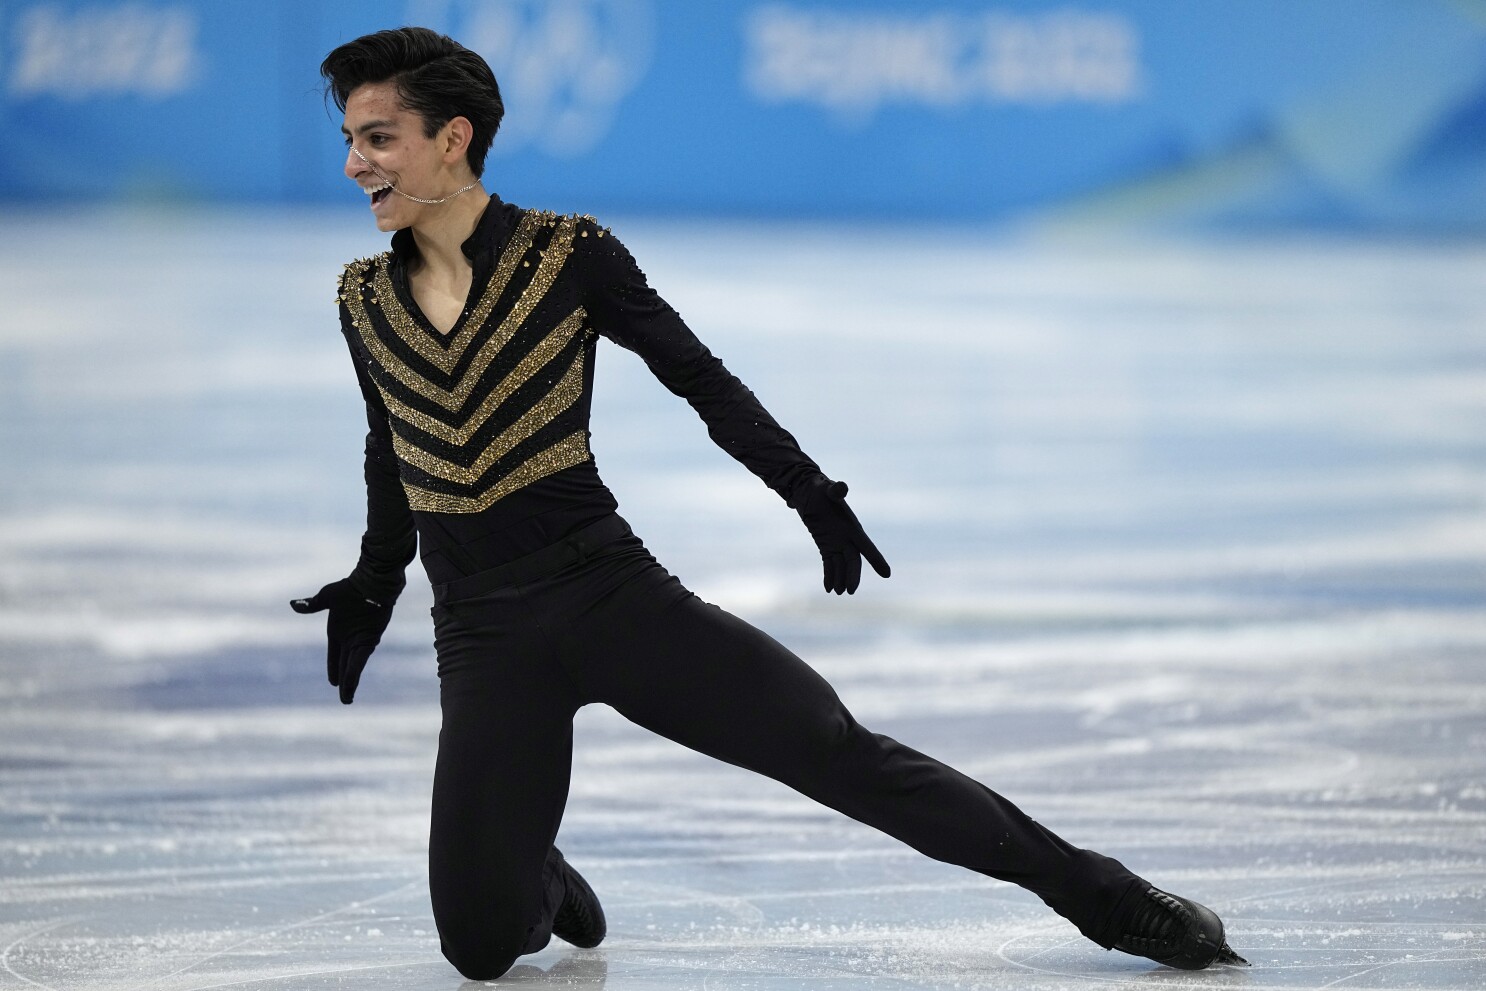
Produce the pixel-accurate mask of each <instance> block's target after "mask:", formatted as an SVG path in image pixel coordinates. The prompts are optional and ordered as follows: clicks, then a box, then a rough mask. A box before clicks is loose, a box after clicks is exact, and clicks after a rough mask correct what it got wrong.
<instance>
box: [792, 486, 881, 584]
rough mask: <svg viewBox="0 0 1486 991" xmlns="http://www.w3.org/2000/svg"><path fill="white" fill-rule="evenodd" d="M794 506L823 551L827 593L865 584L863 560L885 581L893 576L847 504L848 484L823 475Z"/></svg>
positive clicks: (806, 489)
mask: <svg viewBox="0 0 1486 991" xmlns="http://www.w3.org/2000/svg"><path fill="white" fill-rule="evenodd" d="M791 505H794V506H795V508H796V509H798V510H799V512H800V519H802V520H804V522H805V526H806V528H808V529H809V530H810V536H812V537H814V538H815V546H816V547H818V548H820V559H821V562H822V563H823V564H824V565H825V588H826V591H827V592H835V593H836V594H837V595H840V594H841V593H842V592H845V593H847V594H848V595H850V594H851V593H853V592H855V591H856V590H857V586H858V585H860V584H861V582H862V558H863V557H865V558H866V559H867V563H868V564H870V565H872V570H873V571H875V572H877V573H878V574H879V575H881V576H882V577H883V578H886V577H888V576H889V575H890V574H892V569H891V568H889V567H888V563H887V559H886V558H884V557H883V556H882V553H881V552H880V551H878V549H877V547H876V545H875V544H873V543H872V541H871V539H870V538H869V537H868V536H867V533H866V531H864V530H863V529H862V524H861V523H859V522H857V517H856V513H853V512H852V511H851V507H850V506H848V505H847V504H846V483H845V482H833V481H831V480H830V479H829V478H826V477H825V476H824V475H822V476H821V477H820V478H818V479H816V480H814V481H812V482H810V483H808V485H807V486H806V487H805V488H804V490H803V492H801V493H797V494H796V496H795V498H794V499H793V500H791Z"/></svg>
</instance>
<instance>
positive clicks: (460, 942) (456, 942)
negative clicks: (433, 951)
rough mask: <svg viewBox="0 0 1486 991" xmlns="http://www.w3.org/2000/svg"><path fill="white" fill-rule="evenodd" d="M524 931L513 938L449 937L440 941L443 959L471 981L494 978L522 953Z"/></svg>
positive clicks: (507, 968) (510, 965)
mask: <svg viewBox="0 0 1486 991" xmlns="http://www.w3.org/2000/svg"><path fill="white" fill-rule="evenodd" d="M525 937H526V933H522V934H521V938H519V939H516V938H513V939H497V938H487V939H468V938H466V939H453V940H451V939H449V938H447V937H446V938H444V939H441V940H439V949H441V950H443V952H444V959H445V960H448V961H449V962H450V963H451V964H453V965H454V969H455V970H457V971H459V973H460V974H462V975H464V976H465V977H466V978H468V979H469V980H471V981H493V980H495V979H496V978H497V977H500V976H501V975H502V974H504V973H505V972H506V971H508V970H510V969H511V967H512V965H513V964H515V963H516V958H517V957H519V956H521V954H522V952H523V949H522V945H523V944H524V942H525Z"/></svg>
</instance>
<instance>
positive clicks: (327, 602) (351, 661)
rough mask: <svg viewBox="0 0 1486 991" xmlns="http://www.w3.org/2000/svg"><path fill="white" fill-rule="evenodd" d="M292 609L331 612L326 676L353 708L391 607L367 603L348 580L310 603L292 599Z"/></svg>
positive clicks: (332, 585)
mask: <svg viewBox="0 0 1486 991" xmlns="http://www.w3.org/2000/svg"><path fill="white" fill-rule="evenodd" d="M289 608H291V609H293V610H294V611H295V612H297V613H316V612H322V611H324V610H327V609H328V610H329V611H330V615H329V616H328V617H327V618H326V620H325V636H326V639H327V640H328V641H329V643H328V644H327V645H326V653H325V673H326V675H327V676H328V677H329V679H330V683H331V684H332V685H336V686H339V688H340V690H341V701H342V702H343V703H345V704H346V705H350V704H351V699H352V697H353V696H354V695H355V694H356V686H357V684H359V683H360V681H361V672H362V671H363V670H365V669H366V662H367V659H368V658H369V657H371V654H372V651H373V650H375V649H376V646H377V644H379V643H381V642H382V633H383V632H384V631H385V630H386V629H387V623H388V622H389V621H390V620H391V619H392V605H391V603H388V604H387V605H382V604H381V603H380V602H374V601H372V600H371V599H368V598H367V597H366V596H365V595H363V594H362V593H361V592H360V591H358V590H357V588H356V586H355V585H353V584H351V580H350V579H349V578H342V579H341V580H340V581H338V582H331V583H330V584H329V585H326V586H325V587H324V588H322V589H320V591H318V592H316V593H315V594H314V595H312V596H310V597H309V598H308V599H293V600H291V601H290V602H289Z"/></svg>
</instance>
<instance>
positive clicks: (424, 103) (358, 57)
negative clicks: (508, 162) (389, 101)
mask: <svg viewBox="0 0 1486 991" xmlns="http://www.w3.org/2000/svg"><path fill="white" fill-rule="evenodd" d="M320 75H322V76H324V77H325V93H326V95H327V96H329V97H331V98H332V99H334V100H335V105H336V107H337V108H338V109H340V110H341V112H342V113H344V112H345V109H346V100H347V99H348V98H349V97H350V95H351V94H352V93H353V92H354V91H355V90H356V88H357V87H358V86H362V85H365V84H366V83H381V82H386V81H388V80H392V81H393V82H394V83H396V84H397V95H398V97H399V98H400V99H401V100H402V104H403V106H405V107H407V108H408V109H409V110H411V111H412V112H413V113H415V114H417V115H418V116H419V117H421V118H422V119H423V136H424V137H427V138H431V137H433V136H434V135H435V134H438V133H439V128H441V127H443V126H444V125H445V124H447V123H449V121H451V120H453V119H454V118H455V117H464V118H466V119H467V120H468V121H469V122H470V124H471V126H472V127H473V128H474V135H473V136H472V137H471V139H470V146H469V150H468V151H467V152H466V153H465V160H466V161H468V162H469V166H470V171H472V172H474V174H475V177H476V178H479V177H480V175H481V173H483V172H484V171H485V155H486V153H487V152H489V151H490V143H491V142H492V141H494V140H495V132H496V131H497V130H498V129H499V128H500V121H501V118H502V117H503V116H505V113H506V105H505V104H504V103H502V102H501V98H500V87H499V86H497V85H496V82H495V73H493V72H491V71H490V66H489V65H487V64H486V63H485V60H484V59H483V58H481V57H480V56H479V55H477V54H475V53H474V52H472V51H470V50H469V49H468V48H465V47H464V46H463V45H461V44H460V43H459V42H457V41H455V40H454V39H453V38H450V37H448V36H447V35H442V34H439V33H438V32H436V31H430V30H429V29H428V28H397V29H395V30H389V31H378V32H377V33H376V34H368V35H362V36H361V37H360V38H357V39H356V40H355V41H348V42H346V43H345V44H344V45H341V46H340V47H339V48H337V49H336V50H335V51H333V52H331V53H330V54H329V55H327V56H325V61H324V62H321V63H320Z"/></svg>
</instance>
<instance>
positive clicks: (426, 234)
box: [412, 186, 490, 272]
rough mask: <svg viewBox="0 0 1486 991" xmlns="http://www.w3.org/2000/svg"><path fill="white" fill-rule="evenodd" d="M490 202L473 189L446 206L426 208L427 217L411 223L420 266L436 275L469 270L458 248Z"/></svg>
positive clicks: (444, 204)
mask: <svg viewBox="0 0 1486 991" xmlns="http://www.w3.org/2000/svg"><path fill="white" fill-rule="evenodd" d="M489 203H490V194H489V193H487V192H485V190H484V189H482V188H480V187H479V186H476V187H475V188H474V189H471V190H470V191H469V192H467V193H465V194H464V195H462V196H456V197H455V198H454V199H452V200H450V201H449V202H448V203H442V204H440V205H438V206H436V207H427V208H425V209H427V210H429V214H428V216H426V217H423V218H420V219H419V220H418V222H417V223H415V224H413V227H412V231H413V243H414V244H416V245H417V246H418V255H419V258H420V261H421V264H422V265H424V266H427V267H429V268H432V269H434V270H435V271H438V272H452V271H454V270H456V269H457V268H459V267H460V266H463V267H465V268H468V267H469V259H468V258H466V257H465V256H464V252H463V251H462V250H460V249H461V246H462V245H463V244H464V242H465V241H467V240H469V236H470V235H471V234H473V233H474V232H475V227H476V225H477V224H479V222H480V216H481V214H483V213H484V212H485V207H486V206H487V205H489Z"/></svg>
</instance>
